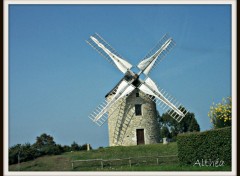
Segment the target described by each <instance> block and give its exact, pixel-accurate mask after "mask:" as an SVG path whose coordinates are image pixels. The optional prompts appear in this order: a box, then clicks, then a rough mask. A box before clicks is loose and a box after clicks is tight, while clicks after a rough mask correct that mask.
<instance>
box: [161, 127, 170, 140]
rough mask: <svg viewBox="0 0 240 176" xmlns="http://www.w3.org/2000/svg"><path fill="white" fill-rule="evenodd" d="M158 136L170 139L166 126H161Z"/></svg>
mask: <svg viewBox="0 0 240 176" xmlns="http://www.w3.org/2000/svg"><path fill="white" fill-rule="evenodd" d="M160 134H161V138H165V137H167V138H170V132H169V129H168V127H166V126H163V127H162V128H161V130H160Z"/></svg>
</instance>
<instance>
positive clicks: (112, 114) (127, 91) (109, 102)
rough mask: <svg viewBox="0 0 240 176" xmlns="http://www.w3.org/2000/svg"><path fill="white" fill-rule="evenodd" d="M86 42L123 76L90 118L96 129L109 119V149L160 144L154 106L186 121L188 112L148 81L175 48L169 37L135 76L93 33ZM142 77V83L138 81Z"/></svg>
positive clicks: (146, 58) (158, 46) (128, 66)
mask: <svg viewBox="0 0 240 176" xmlns="http://www.w3.org/2000/svg"><path fill="white" fill-rule="evenodd" d="M86 42H87V43H88V44H89V45H90V46H92V47H93V48H94V49H95V50H96V51H97V52H99V53H100V54H101V55H102V56H103V57H104V58H105V59H107V60H108V61H109V62H110V63H111V64H112V65H114V66H115V67H116V68H117V69H118V70H120V71H121V72H122V73H123V74H124V77H123V78H122V79H121V80H120V81H119V83H118V84H117V85H116V86H115V87H114V88H113V89H112V90H111V91H110V92H109V93H108V94H107V95H106V96H105V100H104V101H103V103H101V104H100V105H99V106H98V107H97V108H96V109H95V110H94V111H93V112H92V113H91V114H90V115H89V118H90V119H91V120H92V121H93V122H95V123H96V124H97V125H99V126H102V125H103V124H104V123H105V122H106V121H107V119H108V128H109V144H110V146H113V145H136V144H144V143H156V142H159V137H158V136H159V135H158V134H159V129H158V128H159V126H158V124H157V121H156V105H158V106H159V107H160V108H162V109H163V110H165V111H166V112H167V113H169V115H170V116H171V117H172V118H174V119H175V120H176V121H177V122H180V121H181V120H182V119H183V118H184V117H185V115H186V114H187V110H186V109H185V108H184V107H183V106H182V105H181V104H180V103H179V102H177V101H176V99H175V98H173V97H172V96H170V95H169V94H168V93H166V92H165V91H164V90H163V89H160V88H159V87H158V86H157V85H156V83H154V81H153V80H152V79H151V78H150V77H149V73H150V72H151V71H152V70H153V68H155V66H156V65H157V64H158V63H159V62H160V61H161V60H162V59H163V58H164V57H165V55H166V54H167V53H168V52H169V51H170V50H171V49H172V48H173V46H175V42H174V41H173V39H172V38H171V37H169V36H168V35H167V34H165V35H164V36H163V37H162V39H161V40H160V41H159V42H158V43H157V45H156V46H155V47H154V48H153V49H152V50H151V51H150V52H149V53H148V54H147V55H146V56H145V57H144V58H143V59H142V61H141V62H140V63H139V64H138V65H137V68H138V69H139V72H138V73H135V72H133V71H132V70H131V68H132V65H131V64H130V63H129V62H128V61H126V59H124V58H123V57H122V56H121V55H119V54H118V53H117V52H116V51H115V50H114V49H113V48H112V47H111V46H110V45H109V44H108V43H107V42H106V41H105V40H104V39H103V38H102V37H101V36H100V35H98V34H96V33H95V34H94V35H92V36H90V38H89V39H88V40H87V41H86ZM142 75H143V76H144V79H141V78H140V76H141V77H142ZM143 108H145V109H146V110H144V109H143ZM142 111H144V112H142ZM144 129H145V131H144ZM144 136H145V137H144Z"/></svg>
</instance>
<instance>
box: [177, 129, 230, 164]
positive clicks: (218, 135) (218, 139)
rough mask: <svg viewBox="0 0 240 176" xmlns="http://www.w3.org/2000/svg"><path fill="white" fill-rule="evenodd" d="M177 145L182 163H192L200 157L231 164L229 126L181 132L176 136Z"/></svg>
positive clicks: (200, 158)
mask: <svg viewBox="0 0 240 176" xmlns="http://www.w3.org/2000/svg"><path fill="white" fill-rule="evenodd" d="M177 145H178V157H179V161H180V164H182V165H185V164H191V165H194V163H196V161H198V160H200V161H201V160H202V159H203V160H211V161H217V160H218V161H224V164H225V165H231V127H225V128H219V129H215V130H210V131H205V132H197V133H188V134H181V135H178V137H177Z"/></svg>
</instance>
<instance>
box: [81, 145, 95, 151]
mask: <svg viewBox="0 0 240 176" xmlns="http://www.w3.org/2000/svg"><path fill="white" fill-rule="evenodd" d="M87 145H88V144H83V145H82V146H81V147H80V150H87ZM89 149H90V150H92V146H91V145H90V144H89Z"/></svg>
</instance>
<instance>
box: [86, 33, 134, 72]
mask: <svg viewBox="0 0 240 176" xmlns="http://www.w3.org/2000/svg"><path fill="white" fill-rule="evenodd" d="M87 43H88V44H89V45H91V46H92V47H93V48H94V49H96V50H97V51H98V52H99V53H100V54H101V55H102V56H103V57H105V58H106V59H107V60H108V61H109V62H110V63H112V64H113V65H115V66H116V67H117V68H118V69H119V70H120V71H121V72H123V73H126V72H127V71H128V70H130V69H131V68H132V65H131V64H130V63H129V62H127V61H126V60H124V59H123V58H122V56H120V55H119V54H118V53H117V52H116V51H115V50H114V49H113V48H112V47H111V46H110V45H109V44H108V43H107V42H106V41H105V40H103V38H102V37H100V36H99V35H98V34H94V35H92V36H90V39H89V40H88V41H87Z"/></svg>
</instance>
